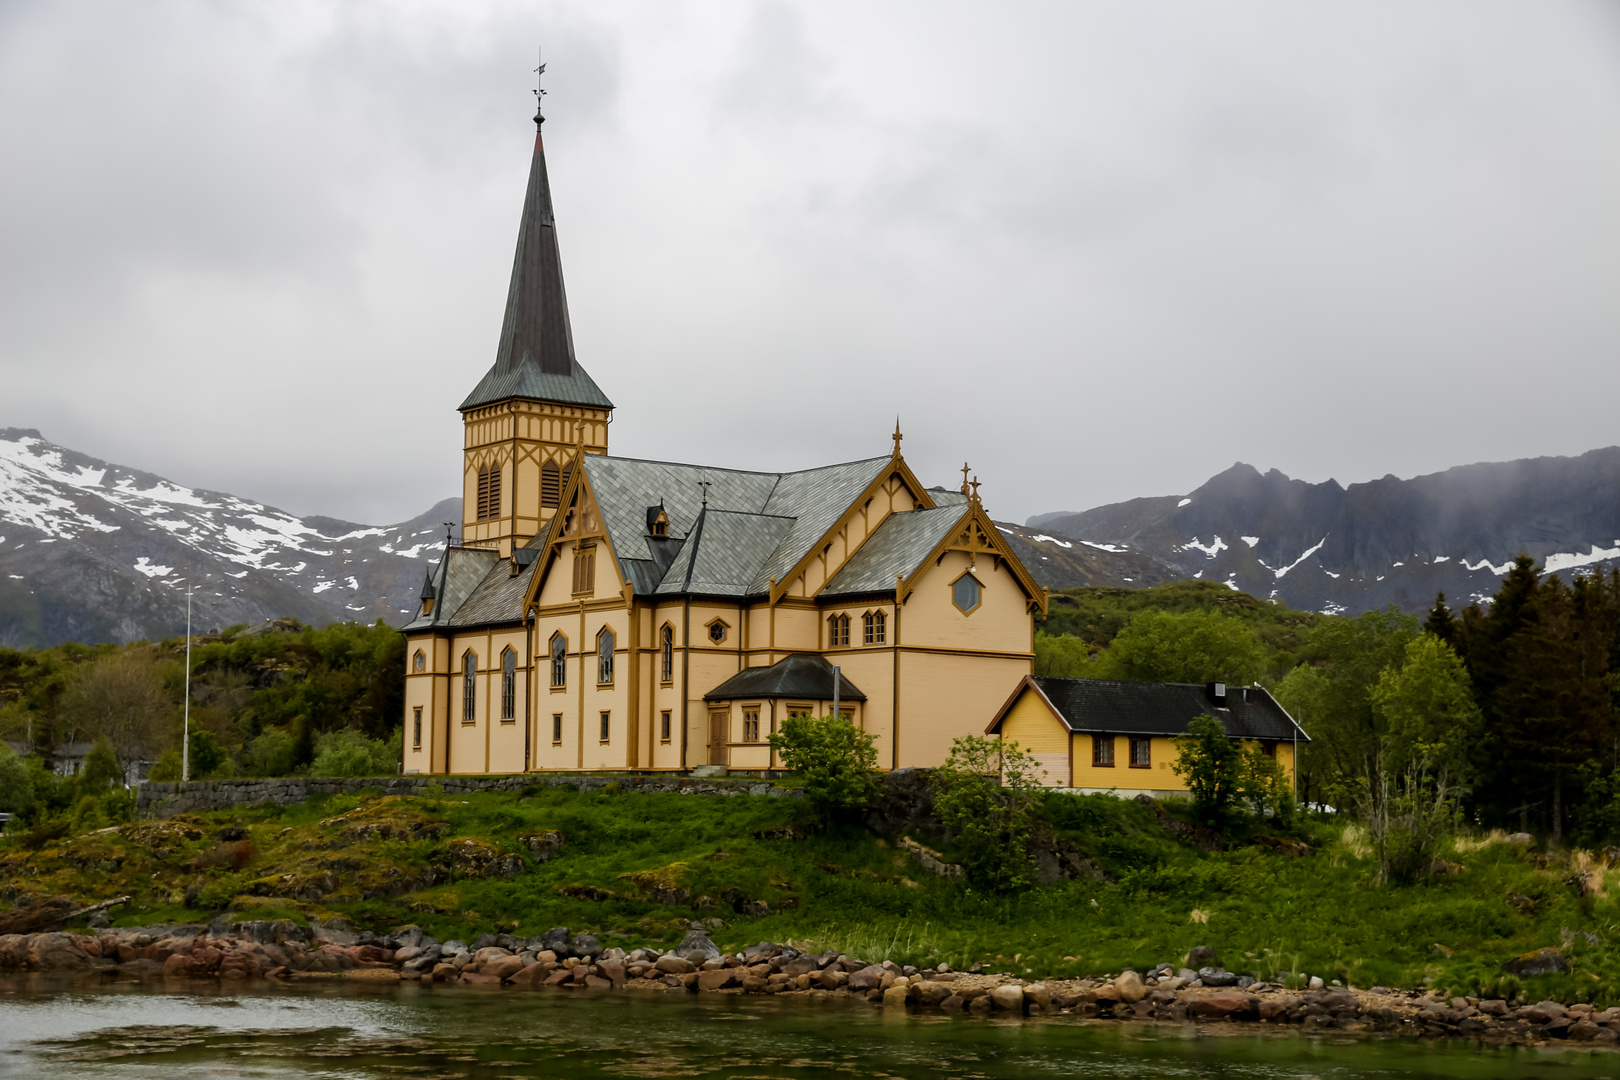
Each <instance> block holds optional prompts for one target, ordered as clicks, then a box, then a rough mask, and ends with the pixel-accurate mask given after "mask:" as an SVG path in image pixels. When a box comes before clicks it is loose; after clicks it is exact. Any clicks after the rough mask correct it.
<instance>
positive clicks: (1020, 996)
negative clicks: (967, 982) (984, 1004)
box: [990, 983, 1024, 1013]
mask: <svg viewBox="0 0 1620 1080" xmlns="http://www.w3.org/2000/svg"><path fill="white" fill-rule="evenodd" d="M990 1001H991V1003H992V1004H994V1005H995V1007H996V1008H998V1009H1000V1010H1001V1011H1003V1012H1016V1013H1022V1012H1023V1011H1024V988H1023V987H1022V986H1014V985H1012V984H1010V983H1005V984H1003V985H1001V986H998V987H996V988H995V989H994V990H992V991H990Z"/></svg>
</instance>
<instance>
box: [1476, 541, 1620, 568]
mask: <svg viewBox="0 0 1620 1080" xmlns="http://www.w3.org/2000/svg"><path fill="white" fill-rule="evenodd" d="M1604 559H1620V547H1612V548H1600V547H1598V546H1597V545H1596V544H1593V545H1592V550H1591V551H1590V552H1589V553H1587V554H1585V555H1580V554H1569V555H1565V554H1558V555H1549V556H1547V566H1546V569H1545V571H1544V572H1545V573H1548V574H1551V573H1555V572H1557V571H1559V570H1572V569H1574V568H1575V567H1577V566H1590V565H1591V564H1592V563H1595V562H1602V561H1603V560H1604ZM1502 565H1503V567H1504V569H1501V570H1497V571H1496V572H1497V573H1498V574H1505V573H1507V570H1506V567H1508V566H1510V565H1511V564H1510V563H1503V564H1502ZM1492 569H1495V568H1494V567H1492Z"/></svg>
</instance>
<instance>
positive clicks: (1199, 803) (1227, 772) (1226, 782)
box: [1170, 715, 1248, 828]
mask: <svg viewBox="0 0 1620 1080" xmlns="http://www.w3.org/2000/svg"><path fill="white" fill-rule="evenodd" d="M1170 768H1171V771H1173V772H1174V773H1175V774H1176V775H1177V776H1179V777H1181V778H1182V779H1183V780H1185V781H1186V782H1187V792H1188V794H1190V795H1191V796H1192V802H1193V809H1194V810H1195V811H1196V812H1197V814H1198V816H1199V817H1200V818H1202V819H1203V820H1204V821H1205V822H1206V823H1208V824H1210V825H1213V826H1215V827H1217V828H1218V827H1222V826H1224V825H1225V824H1226V821H1227V816H1228V813H1229V811H1230V809H1231V806H1232V801H1233V800H1234V799H1236V798H1237V797H1238V795H1239V793H1240V792H1241V791H1242V790H1243V782H1244V779H1245V776H1246V774H1247V771H1248V770H1247V767H1246V762H1245V759H1244V754H1243V748H1242V747H1241V746H1239V745H1238V744H1237V743H1236V742H1234V741H1233V740H1232V739H1230V738H1228V737H1227V734H1226V728H1224V727H1222V726H1221V722H1220V721H1219V720H1217V719H1215V718H1214V717H1213V716H1207V715H1206V716H1199V717H1196V718H1195V719H1194V720H1193V721H1192V722H1191V723H1189V724H1188V725H1187V733H1186V734H1185V735H1182V736H1181V737H1180V738H1178V739H1177V740H1176V760H1175V761H1173V762H1171V763H1170Z"/></svg>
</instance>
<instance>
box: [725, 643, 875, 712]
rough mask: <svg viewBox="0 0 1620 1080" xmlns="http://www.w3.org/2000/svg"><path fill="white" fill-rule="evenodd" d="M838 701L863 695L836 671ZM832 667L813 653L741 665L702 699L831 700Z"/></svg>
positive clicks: (859, 698) (823, 658) (861, 699)
mask: <svg viewBox="0 0 1620 1080" xmlns="http://www.w3.org/2000/svg"><path fill="white" fill-rule="evenodd" d="M838 687H839V689H838V698H839V700H840V701H865V700H866V695H865V694H863V693H861V691H860V688H859V687H857V686H856V685H855V684H854V683H852V682H850V681H849V679H848V677H846V676H845V675H844V673H843V672H839V673H838ZM832 696H833V666H832V665H831V664H829V663H828V662H827V660H826V658H825V657H822V656H818V655H817V654H815V653H793V654H791V655H789V656H785V657H783V658H782V659H781V660H778V661H777V662H776V663H774V664H772V665H771V666H770V667H760V668H744V669H743V670H742V671H739V672H737V674H735V675H733V676H732V677H731V678H729V679H727V680H726V681H725V682H723V683H721V684H720V685H719V686H717V687H715V688H714V689H713V690H710V691H709V692H708V693H707V694H704V695H703V700H704V701H735V700H737V699H738V698H798V699H799V700H801V701H831V700H832Z"/></svg>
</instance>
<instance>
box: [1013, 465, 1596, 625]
mask: <svg viewBox="0 0 1620 1080" xmlns="http://www.w3.org/2000/svg"><path fill="white" fill-rule="evenodd" d="M1037 525H1038V527H1039V530H1040V532H1042V533H1044V534H1055V536H1056V537H1058V538H1060V539H1061V540H1063V541H1066V542H1069V543H1074V542H1076V541H1077V540H1078V541H1080V542H1085V543H1090V544H1091V545H1093V546H1101V547H1104V548H1108V549H1112V550H1114V551H1118V552H1132V553H1136V554H1138V555H1140V556H1143V557H1145V558H1146V559H1148V560H1151V561H1153V562H1157V563H1160V564H1163V565H1164V566H1165V567H1166V568H1167V571H1168V572H1169V574H1170V576H1171V578H1172V579H1176V580H1179V579H1185V578H1202V579H1204V580H1206V581H1220V582H1224V583H1226V584H1227V585H1229V586H1231V587H1232V588H1234V589H1241V590H1243V591H1244V592H1248V593H1252V594H1253V595H1255V596H1258V597H1261V598H1266V597H1272V598H1276V599H1278V600H1281V601H1283V602H1286V603H1287V604H1288V605H1290V606H1291V607H1296V608H1304V609H1307V610H1314V611H1327V612H1333V613H1337V612H1345V613H1349V614H1357V613H1359V612H1362V611H1367V610H1370V609H1372V608H1381V607H1384V606H1385V605H1387V604H1395V605H1397V606H1399V607H1401V608H1402V609H1404V610H1406V611H1412V612H1418V611H1423V610H1425V609H1427V608H1428V607H1429V606H1430V605H1431V604H1432V603H1433V602H1434V595H1435V593H1436V592H1438V591H1444V592H1445V594H1446V597H1447V599H1448V601H1449V602H1450V603H1451V604H1452V605H1453V606H1454V607H1461V606H1463V605H1466V604H1468V603H1470V602H1472V601H1474V600H1482V599H1484V598H1486V597H1489V596H1490V595H1492V594H1493V593H1495V592H1496V590H1497V588H1498V586H1499V585H1500V582H1501V575H1502V574H1504V573H1506V572H1507V569H1508V567H1509V566H1510V565H1511V564H1512V562H1513V558H1514V557H1515V556H1516V555H1518V554H1519V553H1520V552H1526V553H1528V554H1530V555H1532V556H1534V557H1535V558H1536V559H1537V560H1540V561H1542V562H1544V563H1545V568H1546V570H1547V571H1548V572H1554V571H1556V572H1560V573H1562V574H1563V575H1564V576H1565V578H1566V579H1567V578H1568V576H1569V575H1570V573H1572V572H1575V571H1581V570H1586V569H1592V568H1599V567H1608V566H1611V565H1615V564H1620V447H1609V448H1607V449H1603V450H1593V451H1590V452H1588V453H1585V454H1582V455H1580V456H1579V457H1544V458H1532V459H1525V460H1520V461H1509V462H1497V463H1490V464H1479V465H1461V466H1458V467H1456V468H1453V469H1447V470H1446V471H1445V472H1440V473H1432V474H1430V475H1428V476H1418V477H1414V478H1412V479H1411V480H1400V479H1397V478H1396V477H1394V476H1386V477H1384V478H1383V479H1381V480H1373V481H1370V482H1368V483H1364V484H1351V485H1350V486H1349V487H1348V488H1345V487H1341V486H1340V485H1339V483H1338V482H1337V481H1334V480H1328V481H1326V482H1324V483H1321V484H1308V483H1306V482H1304V481H1303V480H1291V479H1289V478H1288V477H1287V476H1284V475H1283V474H1282V473H1280V472H1278V471H1277V470H1275V469H1273V470H1271V471H1270V472H1268V473H1265V474H1264V475H1262V474H1261V473H1260V472H1259V471H1258V470H1256V469H1255V468H1253V467H1252V466H1249V465H1244V464H1241V463H1240V464H1237V465H1234V466H1232V467H1231V468H1230V469H1227V470H1226V471H1225V472H1223V473H1221V474H1219V475H1217V476H1215V477H1213V478H1211V479H1210V480H1209V481H1208V482H1207V483H1206V484H1204V485H1203V486H1202V487H1200V488H1199V489H1198V490H1196V491H1193V492H1191V493H1189V494H1187V495H1168V496H1164V497H1161V498H1150V499H1133V500H1131V501H1130V502H1123V503H1114V504H1111V505H1109V506H1099V507H1097V508H1095V509H1092V510H1086V511H1083V512H1081V513H1066V514H1057V515H1052V514H1041V515H1038V516H1037V517H1034V518H1031V519H1030V526H1037ZM1025 531H1026V532H1034V531H1035V530H1034V529H1033V528H1030V527H1026V529H1025ZM1037 546H1039V547H1041V548H1042V550H1043V551H1044V550H1045V548H1046V547H1048V546H1051V545H1049V544H1042V545H1037ZM1029 565H1030V567H1031V570H1032V571H1033V572H1034V573H1036V575H1037V576H1039V575H1040V570H1039V569H1037V566H1038V565H1039V563H1038V562H1035V561H1030V562H1029Z"/></svg>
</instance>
